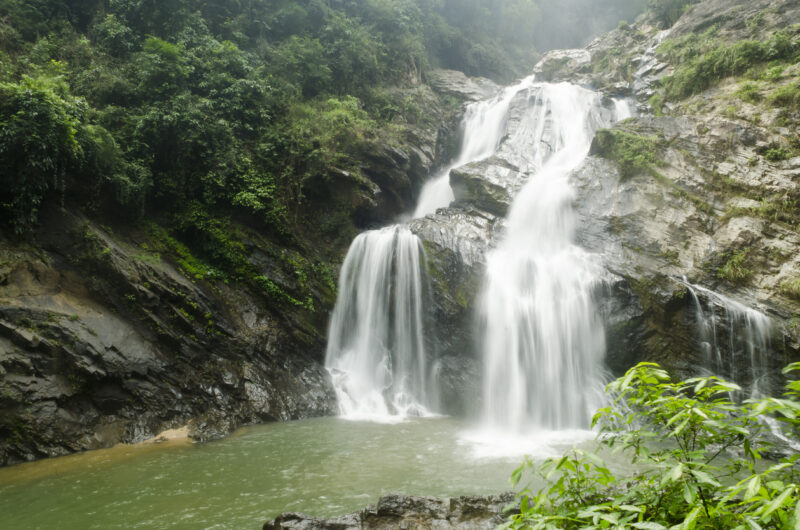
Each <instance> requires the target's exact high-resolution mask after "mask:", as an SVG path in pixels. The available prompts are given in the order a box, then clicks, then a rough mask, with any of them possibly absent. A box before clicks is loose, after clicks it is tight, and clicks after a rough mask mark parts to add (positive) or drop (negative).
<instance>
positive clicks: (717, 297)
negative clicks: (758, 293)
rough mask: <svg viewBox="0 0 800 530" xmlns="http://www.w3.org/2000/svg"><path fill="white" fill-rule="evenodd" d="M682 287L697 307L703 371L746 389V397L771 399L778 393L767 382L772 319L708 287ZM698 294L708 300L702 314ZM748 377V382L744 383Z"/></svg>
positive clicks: (684, 282) (689, 284) (691, 285)
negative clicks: (774, 392) (722, 337)
mask: <svg viewBox="0 0 800 530" xmlns="http://www.w3.org/2000/svg"><path fill="white" fill-rule="evenodd" d="M683 284H684V285H685V286H686V288H687V289H688V290H689V294H691V296H692V300H693V301H694V304H695V312H696V319H697V331H698V334H699V338H700V346H701V348H702V354H703V368H705V369H706V370H708V371H709V372H710V373H712V374H713V375H716V376H719V377H721V378H723V379H726V380H728V381H733V382H735V383H737V384H739V385H740V386H742V387H744V389H745V390H746V391H747V396H746V397H752V398H760V397H764V396H767V395H770V394H771V392H772V390H775V389H771V388H769V386H770V385H769V384H768V382H767V378H768V375H769V369H768V366H767V359H768V356H769V354H770V352H771V348H770V339H771V335H772V331H773V329H772V323H771V321H770V319H769V317H767V316H766V315H765V314H763V313H761V312H760V311H757V310H755V309H753V308H751V307H747V306H745V305H743V304H741V303H739V302H737V301H735V300H731V299H730V298H727V297H725V296H723V295H721V294H719V293H716V292H714V291H711V290H710V289H706V288H705V287H701V286H699V285H694V284H691V283H689V282H687V281H685V280H684V281H683ZM697 293H702V294H703V295H705V297H706V298H707V299H708V304H707V305H708V307H707V310H705V311H704V310H703V305H702V304H701V303H700V299H699V297H698V296H697ZM718 312H719V313H720V314H719V315H718V314H717V313H718ZM721 319H724V321H722V320H721ZM723 324H724V326H723ZM718 328H719V329H718ZM721 331H724V332H725V334H726V335H727V337H724V338H725V339H727V340H724V341H720V338H719V336H720V332H721ZM745 374H748V376H749V380H745Z"/></svg>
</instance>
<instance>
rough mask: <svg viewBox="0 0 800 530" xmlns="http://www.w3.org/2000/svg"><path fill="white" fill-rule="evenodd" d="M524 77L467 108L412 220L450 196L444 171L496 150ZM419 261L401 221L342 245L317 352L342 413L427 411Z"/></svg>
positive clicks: (428, 377) (433, 398)
mask: <svg viewBox="0 0 800 530" xmlns="http://www.w3.org/2000/svg"><path fill="white" fill-rule="evenodd" d="M532 83H533V78H532V77H529V78H526V79H524V80H522V81H521V82H520V83H518V84H517V85H514V86H511V87H508V88H506V89H504V90H503V91H501V92H500V93H499V94H498V95H497V96H496V97H494V98H491V99H489V100H486V101H480V102H476V103H472V104H470V105H468V106H467V108H466V109H465V114H464V119H463V120H462V128H463V140H462V144H461V149H460V152H459V154H458V156H457V157H456V159H455V160H454V161H453V162H452V163H451V164H450V165H448V166H447V167H446V168H445V169H444V170H443V171H442V172H440V173H439V174H438V175H437V176H435V177H434V178H432V179H431V180H430V181H429V182H428V183H426V185H425V186H424V187H423V189H422V192H421V194H420V198H419V201H418V204H417V206H416V208H415V210H414V213H413V216H412V217H413V218H417V217H423V216H425V215H428V214H430V213H433V212H435V211H436V210H437V209H438V208H443V207H446V206H448V205H449V204H450V203H451V202H452V200H453V191H452V189H451V188H450V170H451V169H453V168H455V167H458V166H461V165H463V164H466V163H469V162H474V161H477V160H481V159H484V158H487V157H489V156H491V155H492V154H493V153H494V152H495V151H496V150H497V148H498V146H499V145H500V141H501V140H502V138H503V136H504V134H505V128H506V121H507V115H508V109H509V106H510V105H511V100H512V99H513V98H514V96H515V95H516V94H517V93H519V92H520V91H521V90H523V89H525V88H528V87H530V86H531V84H532ZM424 260H425V254H424V249H423V248H422V244H421V242H420V241H419V239H418V238H417V237H416V236H415V235H414V234H412V233H411V232H410V231H409V230H408V229H407V228H405V227H403V226H401V225H394V226H390V227H387V228H383V229H381V230H373V231H369V232H366V233H363V234H361V235H359V236H358V237H357V238H356V239H355V240H354V241H353V243H352V245H351V246H350V249H349V251H348V253H347V257H346V258H345V261H344V264H343V265H342V271H341V276H340V280H339V297H338V299H337V301H336V306H335V307H334V311H333V316H332V318H331V324H330V330H329V334H328V348H327V352H326V356H325V366H326V368H327V369H328V371H329V373H330V374H331V377H332V380H333V385H334V389H335V391H336V395H337V398H338V402H339V412H340V413H341V415H342V416H344V417H346V418H351V419H373V420H378V421H394V420H396V419H401V418H403V417H405V416H419V415H427V414H430V413H431V411H432V410H435V408H436V403H437V392H436V388H435V385H434V383H433V381H432V380H433V375H432V366H433V364H434V363H433V362H432V358H431V357H432V352H429V351H426V348H425V340H424V337H425V322H424V317H423V311H424V308H425V303H424V292H425V286H426V285H427V276H426V274H425V266H424Z"/></svg>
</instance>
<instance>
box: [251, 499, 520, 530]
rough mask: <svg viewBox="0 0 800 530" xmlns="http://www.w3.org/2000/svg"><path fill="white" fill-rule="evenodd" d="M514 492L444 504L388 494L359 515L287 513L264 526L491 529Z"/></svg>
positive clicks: (281, 529)
mask: <svg viewBox="0 0 800 530" xmlns="http://www.w3.org/2000/svg"><path fill="white" fill-rule="evenodd" d="M514 500H515V496H514V494H513V493H503V494H501V495H490V496H486V497H481V496H467V497H458V498H453V499H450V500H449V501H445V500H443V499H437V498H434V497H414V496H410V495H400V494H397V493H389V494H387V495H384V496H382V497H381V498H380V499H379V500H378V504H377V505H374V506H368V507H367V508H366V509H365V510H363V511H361V512H357V513H352V514H348V515H344V516H342V517H337V518H334V519H320V518H317V517H312V516H309V515H304V514H300V513H285V514H282V515H279V516H278V517H276V518H275V519H274V520H272V521H268V522H266V523H264V527H263V528H264V530H356V529H358V530H384V529H386V530H388V529H391V528H404V529H407V530H423V529H431V528H435V529H442V530H446V529H458V530H483V529H486V530H489V529H491V528H495V527H496V526H497V525H499V524H501V523H503V521H504V519H505V517H504V514H505V513H507V512H505V508H506V507H507V506H509V505H511V504H513V503H514Z"/></svg>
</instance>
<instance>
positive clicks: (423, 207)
mask: <svg viewBox="0 0 800 530" xmlns="http://www.w3.org/2000/svg"><path fill="white" fill-rule="evenodd" d="M532 84H533V76H530V77H526V78H525V79H523V80H522V81H520V82H519V83H517V84H516V85H513V86H510V87H506V88H505V89H503V90H502V91H501V92H500V93H499V94H498V95H497V96H495V97H494V98H492V99H488V100H485V101H478V102H476V103H472V104H470V105H468V106H467V108H466V110H465V112H464V118H463V120H462V122H461V128H462V132H463V136H462V140H461V149H460V150H459V154H458V156H457V157H456V159H455V160H454V161H453V162H451V163H450V164H448V165H447V167H446V168H445V169H444V170H443V171H441V172H440V173H439V175H438V176H436V177H434V178H432V179H431V180H430V181H429V182H427V183H426V184H425V185H424V186H423V188H422V192H421V193H420V198H419V201H418V203H417V207H416V209H415V210H414V218H415V219H416V218H418V217H425V216H426V215H428V214H432V213H434V212H435V211H436V210H438V209H439V208H445V207H447V206H448V205H449V204H450V203H451V202H453V198H454V197H453V190H452V188H451V187H450V171H452V170H453V169H455V168H457V167H460V166H463V165H465V164H469V163H470V162H477V161H478V160H483V159H485V158H488V157H490V156H492V155H493V154H494V153H495V151H497V148H498V147H499V145H500V141H501V140H502V139H503V136H504V134H505V132H506V119H507V116H508V109H509V107H510V106H511V100H512V99H514V96H516V95H517V94H518V93H519V92H520V91H521V90H524V89H526V88H529V87H530V86H531V85H532Z"/></svg>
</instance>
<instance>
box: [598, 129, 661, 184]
mask: <svg viewBox="0 0 800 530" xmlns="http://www.w3.org/2000/svg"><path fill="white" fill-rule="evenodd" d="M657 146H658V142H657V139H656V138H654V137H649V136H641V135H638V134H634V133H631V132H627V131H623V130H620V129H601V130H600V131H598V132H597V135H596V136H595V140H594V143H593V144H592V149H593V153H594V154H597V155H599V156H602V157H603V158H607V159H609V160H614V161H616V162H617V164H618V165H619V170H620V176H621V177H622V179H623V180H624V179H628V178H630V177H632V176H634V175H637V174H640V173H643V172H647V171H650V169H651V168H652V166H653V164H654V163H655V161H656V148H657Z"/></svg>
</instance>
